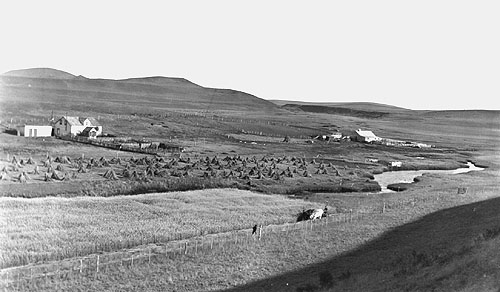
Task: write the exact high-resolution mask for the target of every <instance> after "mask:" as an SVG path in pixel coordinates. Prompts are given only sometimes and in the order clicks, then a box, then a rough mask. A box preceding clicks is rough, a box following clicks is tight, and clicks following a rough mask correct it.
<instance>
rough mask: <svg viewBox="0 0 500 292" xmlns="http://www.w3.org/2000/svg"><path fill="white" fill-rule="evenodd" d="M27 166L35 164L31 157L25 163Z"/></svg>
mask: <svg viewBox="0 0 500 292" xmlns="http://www.w3.org/2000/svg"><path fill="white" fill-rule="evenodd" d="M26 163H27V164H35V161H34V160H33V158H31V156H30V157H29V158H28V161H26Z"/></svg>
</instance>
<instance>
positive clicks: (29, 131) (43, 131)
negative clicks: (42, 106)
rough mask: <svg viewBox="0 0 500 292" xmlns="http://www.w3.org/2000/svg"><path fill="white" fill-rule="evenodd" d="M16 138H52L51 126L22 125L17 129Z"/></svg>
mask: <svg viewBox="0 0 500 292" xmlns="http://www.w3.org/2000/svg"><path fill="white" fill-rule="evenodd" d="M17 134H18V136H24V137H34V138H36V137H50V136H52V126H45V125H23V126H19V127H17Z"/></svg>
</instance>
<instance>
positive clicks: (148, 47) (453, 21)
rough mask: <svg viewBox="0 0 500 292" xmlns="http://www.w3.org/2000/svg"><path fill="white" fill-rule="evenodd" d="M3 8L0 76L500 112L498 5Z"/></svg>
mask: <svg viewBox="0 0 500 292" xmlns="http://www.w3.org/2000/svg"><path fill="white" fill-rule="evenodd" d="M0 1H1V2H0V28H1V29H0V32H1V34H0V73H3V72H6V71H9V70H14V69H23V68H32V67H50V68H55V69H60V70H63V71H67V72H69V73H72V74H75V75H84V76H86V77H89V78H110V79H121V78H129V77H143V76H156V75H161V76H169V77H184V78H187V79H189V80H191V81H193V82H195V83H197V84H200V85H202V86H207V87H217V88H232V89H237V90H241V91H245V92H248V93H251V94H254V95H256V96H258V97H261V98H265V99H288V100H303V101H318V102H346V101H369V102H379V103H386V104H391V105H396V106H402V107H407V108H412V109H500V16H499V15H500V1H498V0H493V1H480V0H479V1H477V0H475V1H472V0H471V1H458V0H452V1H439V0H431V1H425V0H424V1H422V0H419V1H405V0H395V1H374V0H368V1H355V0H346V1H333V0H330V1H300V2H299V1H271V0H268V1H245V2H244V1H234V0H228V1H217V0H211V1H206V0H205V1H134V2H132V1H88V0H85V1H50V0H49V1H48V0H44V1H3V0H0ZM6 3H7V4H6Z"/></svg>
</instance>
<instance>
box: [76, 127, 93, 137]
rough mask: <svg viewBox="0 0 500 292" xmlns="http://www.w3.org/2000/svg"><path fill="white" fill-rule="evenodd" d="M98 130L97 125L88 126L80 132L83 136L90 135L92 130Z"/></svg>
mask: <svg viewBox="0 0 500 292" xmlns="http://www.w3.org/2000/svg"><path fill="white" fill-rule="evenodd" d="M92 130H94V131H97V128H96V127H86V128H85V129H83V131H82V132H81V133H80V135H82V136H88V135H89V133H90V131H92Z"/></svg>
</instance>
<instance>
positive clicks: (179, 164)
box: [0, 155, 357, 181]
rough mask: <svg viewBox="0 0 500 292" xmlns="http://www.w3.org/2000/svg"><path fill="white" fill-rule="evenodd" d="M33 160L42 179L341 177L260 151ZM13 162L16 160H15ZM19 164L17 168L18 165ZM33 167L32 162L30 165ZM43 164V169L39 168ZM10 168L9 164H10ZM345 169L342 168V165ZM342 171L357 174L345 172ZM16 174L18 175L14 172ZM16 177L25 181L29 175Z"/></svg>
mask: <svg viewBox="0 0 500 292" xmlns="http://www.w3.org/2000/svg"><path fill="white" fill-rule="evenodd" d="M28 161H29V162H30V164H31V163H33V164H34V168H33V171H32V172H28V171H27V170H25V169H23V171H22V172H24V173H25V174H26V175H28V174H34V175H42V174H43V180H45V181H65V180H70V179H75V178H77V176H78V174H86V173H90V174H96V173H97V172H98V171H99V169H102V168H106V170H105V172H104V173H102V172H101V173H100V176H102V177H104V178H106V179H109V180H118V179H121V178H124V179H152V178H155V177H158V178H168V177H179V178H180V177H200V178H205V179H212V178H219V179H239V180H246V181H250V180H276V181H284V180H286V179H293V178H311V177H313V176H318V177H322V176H328V177H332V176H337V177H342V176H343V175H341V173H340V171H339V169H338V168H337V167H338V166H336V165H334V164H333V163H332V162H331V161H330V162H328V161H327V162H326V163H324V162H323V161H316V159H305V158H303V157H295V156H278V157H277V156H273V155H263V156H261V157H257V156H252V157H250V156H246V157H242V156H240V155H234V156H225V157H218V156H213V157H208V156H206V157H196V158H191V157H175V158H166V157H159V156H143V157H140V158H135V157H133V156H132V157H129V158H121V157H113V158H111V159H107V158H106V157H100V158H93V157H89V158H86V157H84V156H83V155H82V156H81V157H78V158H75V159H72V158H70V157H68V156H57V157H55V158H53V157H51V156H50V155H47V156H46V157H45V159H43V160H42V163H41V164H37V163H36V162H34V160H33V158H31V157H30V158H28V159H27V160H26V162H28ZM14 163H15V164H14ZM11 164H12V165H13V166H14V167H13V169H14V171H17V172H20V169H21V168H23V165H21V164H20V163H19V160H18V159H17V158H16V157H15V156H14V157H13V158H12V161H11ZM17 165H19V168H17ZM32 167H33V166H32ZM42 167H45V168H46V169H45V170H42V169H41V168H42ZM11 168H12V166H11ZM344 169H345V168H344ZM8 173H9V169H8V167H7V166H4V167H3V169H0V174H2V177H1V178H2V180H3V179H7V180H9V178H4V177H8V176H7V175H8ZM344 175H347V176H349V175H357V174H356V173H354V172H353V173H350V172H346V173H345V174H344ZM15 176H18V175H17V174H16V175H15ZM24 177H25V176H23V177H21V178H19V181H27V180H29V178H26V179H25V178H24Z"/></svg>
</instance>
